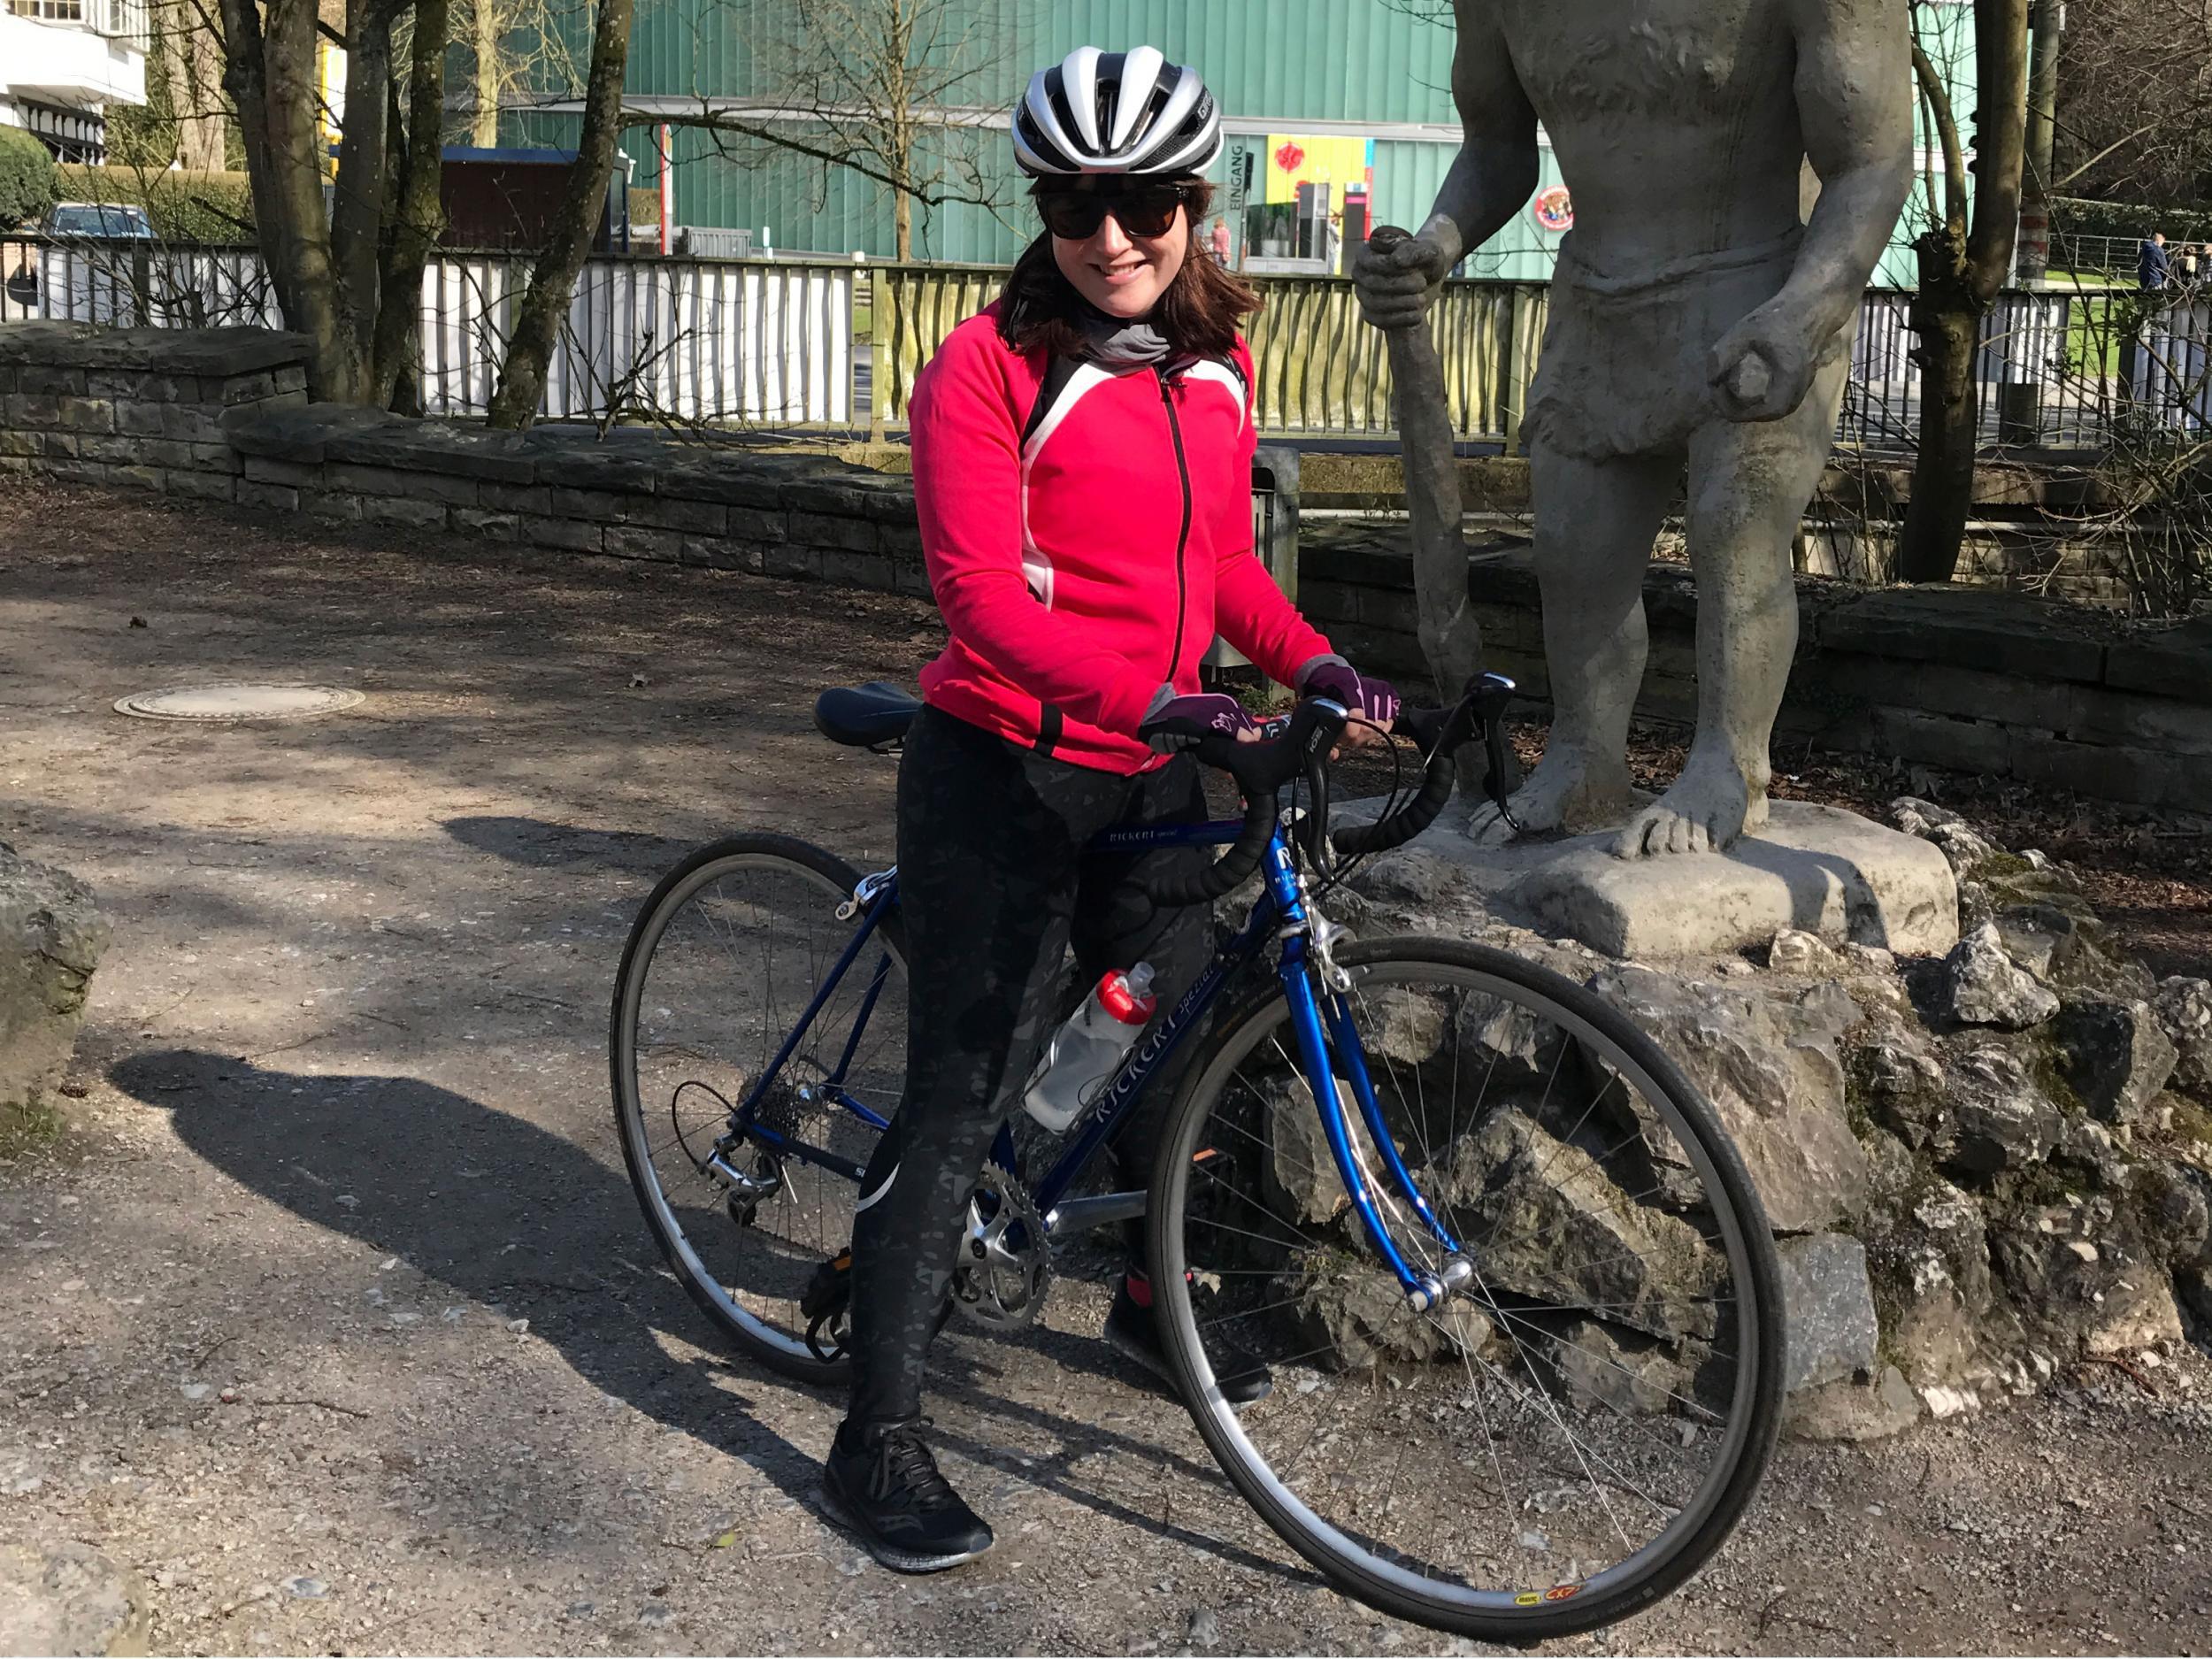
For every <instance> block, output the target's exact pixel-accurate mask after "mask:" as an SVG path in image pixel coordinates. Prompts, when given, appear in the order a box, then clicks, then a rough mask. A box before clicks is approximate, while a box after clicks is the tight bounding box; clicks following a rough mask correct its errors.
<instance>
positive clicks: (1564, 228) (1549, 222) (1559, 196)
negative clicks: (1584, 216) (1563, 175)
mask: <svg viewBox="0 0 2212 1659" xmlns="http://www.w3.org/2000/svg"><path fill="white" fill-rule="evenodd" d="M1528 211H1529V217H1530V218H1531V219H1534V220H1535V221H1536V228H1537V229H1539V230H1544V231H1549V232H1550V233H1551V234H1553V235H1555V236H1560V235H1564V234H1566V233H1567V232H1569V231H1571V230H1572V229H1573V228H1574V227H1575V204H1574V198H1573V197H1572V196H1569V195H1568V194H1567V187H1566V186H1565V185H1563V184H1555V185H1553V186H1552V187H1551V188H1549V189H1546V190H1539V191H1538V192H1537V193H1536V200H1535V201H1534V202H1532V203H1531V204H1529V210H1528Z"/></svg>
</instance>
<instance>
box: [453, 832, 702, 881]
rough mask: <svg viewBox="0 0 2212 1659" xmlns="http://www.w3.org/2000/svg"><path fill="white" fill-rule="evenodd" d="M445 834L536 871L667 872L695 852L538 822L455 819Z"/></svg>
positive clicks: (683, 844)
mask: <svg viewBox="0 0 2212 1659" xmlns="http://www.w3.org/2000/svg"><path fill="white" fill-rule="evenodd" d="M444 827H445V833H447V834H449V835H450V836H451V837H452V838H453V839H454V840H455V841H458V842H460V843H461V845H462V846H464V847H466V848H470V849H472V850H474V851H476V852H480V853H489V854H490V855H492V856H494V857H495V858H503V859H505V860H506V861H507V862H508V863H509V864H523V865H526V866H528V867H529V868H532V869H540V870H542V869H552V868H557V867H558V866H560V865H563V864H592V865H596V866H600V867H602V868H605V869H610V870H626V871H634V872H639V873H641V874H646V873H653V872H658V871H661V870H664V869H666V868H667V867H668V866H669V865H671V864H674V863H675V862H676V861H677V860H678V859H680V858H681V857H682V856H684V855H685V854H687V853H688V852H690V851H691V849H692V844H691V843H690V842H688V841H673V840H671V839H670V838H669V837H667V836H665V835H648V834H644V833H641V832H638V831H634V830H596V829H580V828H577V827H576V826H573V825H568V824H552V823H548V822H547V821H546V820H545V819H543V818H448V819H447V820H446V821H445V826H444Z"/></svg>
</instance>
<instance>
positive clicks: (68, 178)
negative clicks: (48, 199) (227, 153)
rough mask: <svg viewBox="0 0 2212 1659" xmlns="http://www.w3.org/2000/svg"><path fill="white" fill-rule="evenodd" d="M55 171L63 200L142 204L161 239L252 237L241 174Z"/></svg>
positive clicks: (248, 194) (248, 190)
mask: <svg viewBox="0 0 2212 1659" xmlns="http://www.w3.org/2000/svg"><path fill="white" fill-rule="evenodd" d="M60 173H61V188H62V199H63V200H64V201H67V202H110V203H120V204H124V205H126V206H129V207H142V208H144V209H145V210H146V217H147V218H149V219H151V220H152V221H153V226H154V234H155V235H156V236H157V237H158V238H159V239H160V240H161V241H163V242H251V241H252V240H253V234H254V232H253V188H252V186H251V185H250V183H249V182H248V180H247V178H246V175H245V174H244V173H170V172H165V171H164V172H157V171H155V170H154V169H152V168H146V169H144V170H141V169H139V168H136V167H88V166H81V165H65V166H64V167H62V168H61V169H60Z"/></svg>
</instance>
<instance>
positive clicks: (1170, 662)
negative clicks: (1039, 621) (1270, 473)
mask: <svg viewBox="0 0 2212 1659" xmlns="http://www.w3.org/2000/svg"><path fill="white" fill-rule="evenodd" d="M1160 404H1161V407H1163V408H1164V409H1165V410H1166V411H1167V429H1168V432H1169V434H1170V435H1171V436H1172V437H1173V438H1174V440H1175V471H1176V473H1177V475H1178V476H1179V478H1180V479H1181V480H1182V481H1183V526H1182V528H1181V529H1180V530H1179V531H1177V532H1176V536H1175V645H1174V649H1172V650H1171V651H1170V652H1169V653H1168V659H1167V679H1168V683H1169V684H1170V685H1172V684H1174V683H1175V671H1176V669H1177V667H1178V665H1179V664H1181V662H1182V660H1183V620H1184V614H1185V612H1186V611H1187V608H1188V606H1189V603H1190V585H1189V582H1188V580H1187V576H1186V574H1185V572H1184V568H1183V566H1184V561H1185V559H1186V557H1187V555H1188V553H1189V551H1190V520H1191V493H1190V457H1188V456H1187V454H1185V453H1184V450H1183V423H1182V422H1181V421H1180V420H1179V419H1177V418H1176V413H1175V395H1174V392H1173V391H1172V389H1171V387H1170V385H1169V382H1168V378H1167V376H1166V374H1165V373H1162V374H1161V375H1160Z"/></svg>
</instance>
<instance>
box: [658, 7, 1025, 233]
mask: <svg viewBox="0 0 2212 1659" xmlns="http://www.w3.org/2000/svg"><path fill="white" fill-rule="evenodd" d="M733 12H741V17H740V18H736V19H733V16H732V13H733ZM739 21H742V22H743V23H745V24H746V25H747V26H748V27H747V35H748V38H749V42H750V45H751V50H752V54H753V58H754V61H755V62H756V63H757V64H762V65H774V66H775V67H774V68H773V70H772V72H771V76H770V80H769V82H768V89H767V90H766V92H765V93H764V94H763V95H762V96H758V97H755V98H751V99H747V100H744V101H741V102H739V101H733V100H731V99H728V98H726V97H722V96H717V95H716V94H715V92H714V91H713V89H711V88H700V89H698V90H697V91H696V92H695V95H694V96H695V98H696V107H695V108H685V107H680V106H679V107H675V108H671V109H664V110H658V111H634V112H633V113H632V114H631V116H630V117H629V118H628V120H629V122H630V124H631V125H645V124H649V123H657V122H661V121H666V122H669V123H671V124H672V125H675V126H680V127H697V128H703V129H704V130H706V131H708V132H710V133H712V134H715V135H716V136H717V139H718V142H720V143H721V144H722V145H723V146H724V147H725V148H726V149H730V150H747V149H752V150H755V151H756V153H757V150H758V149H759V148H762V147H765V148H769V149H774V150H786V151H789V152H791V153H793V154H795V155H800V156H805V157H810V158H811V159H813V160H815V161H818V162H819V163H821V164H822V175H821V176H822V178H823V179H824V180H825V181H826V180H827V178H828V176H829V174H830V173H832V172H833V171H834V170H836V169H839V168H842V169H845V170H846V171H849V172H851V173H857V174H859V175H860V176H861V177H863V178H864V179H870V180H873V181H874V182H875V183H877V184H878V185H879V186H881V187H882V188H884V189H885V190H887V192H889V194H890V196H891V200H892V212H893V219H894V224H895V228H896V235H897V251H898V257H900V258H901V259H911V258H912V257H914V210H915V208H916V207H917V206H918V205H919V206H921V207H923V208H931V207H937V206H941V205H943V204H948V203H953V202H965V203H971V204H975V205H977V206H979V207H983V208H987V209H989V210H992V211H997V210H998V209H1000V208H1001V207H1002V206H1004V205H1005V204H1006V203H1005V187H1004V185H1003V184H1002V182H1001V181H1000V180H998V179H997V178H996V177H995V174H994V173H993V172H992V171H991V169H989V168H988V167H987V165H985V150H986V147H987V146H989V147H993V148H995V144H996V142H997V135H996V134H995V133H991V132H990V131H989V130H988V129H987V128H986V127H983V126H982V125H981V123H980V120H979V119H978V118H979V113H980V112H979V111H977V110H976V109H975V108H974V107H973V100H974V99H975V98H976V97H977V96H979V94H980V93H981V91H982V90H983V88H985V87H986V86H987V84H988V78H989V77H990V76H991V74H992V73H993V72H994V71H995V69H996V67H997V63H996V56H995V54H996V52H997V50H999V49H1000V48H1001V47H1002V45H1003V42H1002V41H1001V40H1000V39H998V38H997V37H996V36H995V35H992V34H990V33H989V30H990V28H991V27H992V25H993V22H994V13H993V12H992V9H991V8H989V7H985V6H979V5H976V4H973V3H972V0H807V3H806V4H800V5H777V6H773V7H769V6H763V5H757V4H756V5H748V6H743V7H740V6H739V5H737V4H725V5H724V6H722V7H718V8H710V9H709V10H707V11H706V12H704V13H703V15H702V17H701V19H700V25H699V27H700V28H701V30H702V31H703V33H704V32H706V31H710V30H727V29H729V28H731V27H733V25H734V24H735V23H736V22H739Z"/></svg>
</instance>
